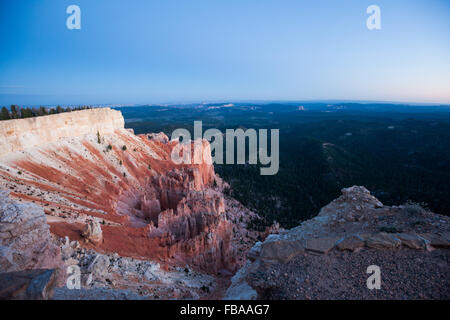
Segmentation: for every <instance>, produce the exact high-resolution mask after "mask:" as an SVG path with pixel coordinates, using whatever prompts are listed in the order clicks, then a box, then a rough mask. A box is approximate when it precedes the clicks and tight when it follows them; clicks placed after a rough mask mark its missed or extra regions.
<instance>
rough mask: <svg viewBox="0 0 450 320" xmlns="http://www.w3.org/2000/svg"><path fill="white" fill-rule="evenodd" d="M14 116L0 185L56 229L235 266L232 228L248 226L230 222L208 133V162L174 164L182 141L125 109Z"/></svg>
mask: <svg viewBox="0 0 450 320" xmlns="http://www.w3.org/2000/svg"><path fill="white" fill-rule="evenodd" d="M11 121H12V122H11ZM11 121H2V123H1V128H0V136H1V137H2V140H1V141H2V143H3V144H4V145H5V148H4V149H2V150H5V152H4V153H0V187H1V188H3V189H9V190H10V193H11V196H12V197H13V198H15V199H17V200H18V201H24V202H34V203H35V204H37V205H38V206H40V207H41V208H43V209H44V210H45V213H46V214H47V216H48V223H49V224H50V227H51V229H50V230H51V232H52V233H53V234H54V235H56V236H58V237H61V238H64V237H66V236H67V237H69V239H70V240H71V241H74V240H77V241H80V244H81V245H82V246H85V247H87V248H91V249H95V250H96V251H98V252H103V253H118V254H120V255H122V256H127V257H134V258H148V259H155V260H160V261H163V262H166V263H174V264H177V265H183V266H184V265H185V264H186V263H189V264H191V265H192V266H193V267H196V268H199V269H202V270H204V271H208V272H213V273H217V272H220V270H222V269H223V270H228V272H232V271H234V269H235V268H236V259H235V254H234V251H235V250H236V248H235V247H236V245H234V244H233V241H234V240H235V236H234V235H233V229H235V232H237V234H240V233H241V232H240V231H238V230H241V229H245V226H244V225H239V227H236V225H234V223H233V222H231V221H230V220H229V215H228V213H227V212H226V211H227V209H226V202H225V200H224V196H223V194H222V192H221V187H222V186H223V185H224V184H223V183H222V181H221V180H220V178H218V177H217V176H216V175H215V173H214V167H213V165H212V164H211V153H210V146H209V143H208V142H207V141H206V140H203V141H201V146H202V149H203V151H204V152H202V153H203V154H204V158H203V161H202V162H201V163H199V164H175V163H174V162H172V160H171V154H172V151H173V149H174V148H175V147H176V146H177V145H178V143H179V142H178V141H170V140H169V138H168V137H167V136H166V135H165V134H163V133H158V134H148V135H139V136H136V135H134V134H133V133H132V132H130V131H129V130H126V129H124V126H123V117H122V116H121V114H120V112H118V111H114V110H110V109H91V110H83V111H76V112H71V113H64V114H60V115H56V116H49V117H37V118H32V119H23V121H22V120H11ZM3 137H5V139H3ZM27 141H28V142H27ZM0 149H1V146H0ZM194 150H195V149H194V148H192V150H191V151H192V152H193V151H194ZM192 158H194V157H192ZM218 182H219V183H218ZM83 239H85V240H88V241H81V240H83ZM242 242H243V241H241V240H239V242H238V244H237V246H240V247H242V245H241V244H240V243H242ZM246 245H247V244H245V246H246ZM241 263H243V261H242V262H241Z"/></svg>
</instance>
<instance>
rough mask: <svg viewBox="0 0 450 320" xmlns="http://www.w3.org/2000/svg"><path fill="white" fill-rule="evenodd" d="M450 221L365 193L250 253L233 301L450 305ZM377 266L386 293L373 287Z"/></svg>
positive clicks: (346, 196)
mask: <svg viewBox="0 0 450 320" xmlns="http://www.w3.org/2000/svg"><path fill="white" fill-rule="evenodd" d="M449 223H450V219H449V217H446V216H442V215H438V214H434V213H432V212H429V211H427V210H425V209H423V208H422V207H420V206H418V205H417V204H407V205H403V206H384V205H383V204H382V203H381V202H380V201H379V200H378V199H376V198H375V197H373V196H372V195H371V194H370V192H369V191H368V190H367V189H366V188H364V187H359V186H354V187H351V188H346V189H343V190H342V196H341V197H339V198H338V199H336V200H334V201H332V202H331V203H330V204H329V205H327V206H325V207H324V208H322V209H321V211H320V213H319V214H318V216H317V217H315V218H313V219H310V220H307V221H305V222H303V223H302V224H301V225H300V226H298V227H296V228H294V229H291V230H287V231H282V232H280V233H279V234H277V235H270V236H269V237H268V238H267V239H266V240H265V241H264V242H262V243H261V242H259V243H257V244H256V245H255V246H254V247H253V248H252V249H251V250H250V251H249V253H248V256H247V258H248V260H247V263H246V264H245V266H244V267H243V268H242V269H241V270H239V271H238V272H237V273H236V275H235V276H234V277H233V279H232V285H231V286H230V287H229V289H228V291H227V294H226V299H449V298H450V289H449V288H450V286H449V285H450V277H449V274H448V263H449V261H450V251H449V250H448V249H449V248H450V225H449ZM369 266H377V267H379V269H380V279H381V287H380V288H379V289H369V288H368V286H367V279H368V278H369V276H370V274H368V272H367V269H368V267H369Z"/></svg>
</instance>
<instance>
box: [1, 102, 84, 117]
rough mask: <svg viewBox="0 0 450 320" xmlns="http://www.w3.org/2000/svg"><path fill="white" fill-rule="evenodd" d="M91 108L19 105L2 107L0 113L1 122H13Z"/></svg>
mask: <svg viewBox="0 0 450 320" xmlns="http://www.w3.org/2000/svg"><path fill="white" fill-rule="evenodd" d="M91 108H92V107H90V106H80V107H65V108H63V107H61V106H57V107H55V108H47V107H32V108H30V107H26V108H21V107H20V106H18V105H11V106H10V107H9V108H7V107H2V110H1V112H0V120H11V119H24V118H33V117H41V116H46V115H49V114H58V113H63V112H72V111H77V110H84V109H91Z"/></svg>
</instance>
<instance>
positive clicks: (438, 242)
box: [420, 233, 450, 248]
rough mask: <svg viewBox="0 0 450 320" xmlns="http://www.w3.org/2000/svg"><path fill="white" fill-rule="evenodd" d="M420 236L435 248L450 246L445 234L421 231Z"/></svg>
mask: <svg viewBox="0 0 450 320" xmlns="http://www.w3.org/2000/svg"><path fill="white" fill-rule="evenodd" d="M420 236H421V237H422V238H423V239H425V240H426V241H428V242H429V244H430V245H431V246H433V247H435V248H450V241H449V239H448V237H446V236H440V235H438V234H432V233H422V234H420Z"/></svg>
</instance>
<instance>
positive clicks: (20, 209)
mask: <svg viewBox="0 0 450 320" xmlns="http://www.w3.org/2000/svg"><path fill="white" fill-rule="evenodd" d="M61 266H62V260H61V251H60V249H59V247H58V246H57V245H56V244H54V243H53V242H52V239H51V237H50V231H49V226H48V224H47V223H46V217H45V214H44V211H43V210H42V209H41V208H39V207H38V206H36V205H34V204H21V203H18V202H16V201H13V200H11V199H10V198H9V197H8V193H7V192H4V191H0V272H12V271H22V270H29V269H42V268H45V269H58V268H60V267H61Z"/></svg>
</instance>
